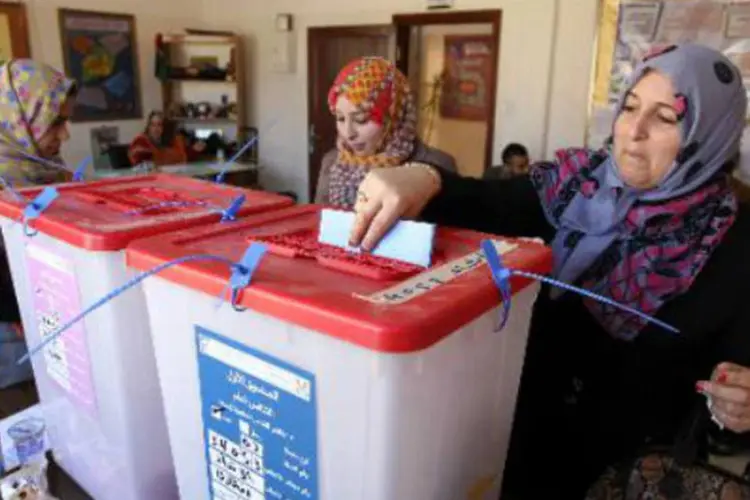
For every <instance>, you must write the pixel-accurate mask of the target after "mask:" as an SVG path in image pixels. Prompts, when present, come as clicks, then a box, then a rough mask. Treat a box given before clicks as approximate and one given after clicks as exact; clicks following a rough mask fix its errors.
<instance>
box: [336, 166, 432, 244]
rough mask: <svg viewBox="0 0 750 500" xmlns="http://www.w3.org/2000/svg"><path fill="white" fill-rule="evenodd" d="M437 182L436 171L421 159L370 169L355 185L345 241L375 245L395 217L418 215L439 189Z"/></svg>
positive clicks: (396, 218) (393, 221) (395, 219)
mask: <svg viewBox="0 0 750 500" xmlns="http://www.w3.org/2000/svg"><path fill="white" fill-rule="evenodd" d="M440 182H441V181H440V174H438V172H437V171H435V170H434V169H433V167H430V166H429V165H425V164H421V163H411V164H408V165H405V166H403V167H393V168H379V169H375V170H372V171H371V172H370V173H369V174H368V175H367V177H365V180H364V181H362V184H360V186H359V191H358V194H357V204H356V205H355V207H354V210H355V212H356V214H357V215H356V218H355V221H354V227H353V228H352V234H351V237H350V241H349V244H350V245H351V246H354V247H357V246H361V247H362V248H363V249H364V250H372V249H373V248H375V246H376V245H377V244H378V242H379V241H380V239H381V238H382V237H383V236H385V234H386V233H387V232H388V230H389V229H390V228H391V226H393V224H395V223H396V221H398V219H400V218H402V217H407V218H408V217H416V216H417V215H419V213H420V212H421V211H422V209H423V208H424V207H425V205H427V203H428V202H429V201H430V199H432V197H433V196H435V195H436V194H437V193H438V192H439V191H440Z"/></svg>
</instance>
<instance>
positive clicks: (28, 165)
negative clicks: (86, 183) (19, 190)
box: [0, 59, 76, 186]
mask: <svg viewBox="0 0 750 500" xmlns="http://www.w3.org/2000/svg"><path fill="white" fill-rule="evenodd" d="M0 89H2V92H0V175H2V176H3V178H4V179H5V180H6V181H8V182H10V183H11V184H12V185H13V186H27V185H36V184H51V183H57V182H63V181H66V180H68V179H69V177H70V176H69V174H68V172H66V171H65V170H64V169H63V168H61V167H62V161H61V159H60V147H61V146H62V143H63V142H65V141H67V140H68V139H69V138H70V134H69V133H68V119H69V118H70V116H71V114H72V112H73V98H74V95H75V90H76V86H75V82H73V80H71V79H69V78H67V77H66V76H65V75H64V74H62V73H61V72H59V71H57V70H55V69H53V68H52V67H50V66H48V65H46V64H43V63H39V62H36V61H32V60H28V59H18V60H11V61H8V62H6V63H5V64H4V65H2V67H0Z"/></svg>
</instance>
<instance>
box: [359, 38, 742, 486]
mask: <svg viewBox="0 0 750 500" xmlns="http://www.w3.org/2000/svg"><path fill="white" fill-rule="evenodd" d="M746 112H747V95H746V91H745V87H744V85H743V81H742V75H741V73H740V71H739V70H738V69H737V68H736V67H735V66H734V65H733V64H732V63H731V62H730V61H729V60H728V59H727V58H726V57H725V56H723V55H722V54H721V53H720V52H718V51H716V50H713V49H710V48H708V47H704V46H701V45H696V44H690V43H688V44H682V45H679V46H672V47H668V48H666V49H664V50H663V51H662V52H659V53H654V54H650V55H649V56H648V57H647V58H646V59H645V60H644V61H642V62H641V63H640V64H639V65H638V67H637V68H636V70H635V72H634V74H633V76H632V80H631V82H630V85H629V87H628V88H627V89H626V91H625V92H624V93H623V95H622V96H621V99H620V101H619V105H618V108H617V113H616V118H615V120H614V123H613V127H612V139H613V140H612V142H611V146H610V147H609V148H607V149H603V150H587V149H582V148H572V149H568V150H563V151H559V152H558V153H557V154H556V157H555V159H554V160H553V161H550V162H544V163H541V164H538V165H536V166H534V167H533V168H532V169H531V175H530V176H529V177H528V178H527V177H521V178H518V179H513V180H509V181H504V182H497V181H482V180H477V179H469V178H462V177H459V176H456V175H452V174H449V173H446V172H443V171H440V170H438V169H432V170H431V171H427V170H428V169H426V168H425V169H418V170H410V169H405V168H395V169H389V170H382V171H375V172H372V173H370V174H369V175H368V177H367V178H366V179H365V181H364V182H362V184H361V186H360V190H361V191H363V192H364V196H365V197H366V198H367V199H368V200H369V201H368V202H367V203H363V204H362V205H361V206H359V207H358V210H357V222H356V223H355V229H354V231H353V234H352V237H351V242H350V243H351V244H352V245H358V244H360V243H361V244H362V247H363V249H370V248H372V246H373V245H374V244H375V243H376V242H377V241H378V239H379V238H380V237H381V236H382V234H383V233H384V232H385V231H387V229H388V228H389V227H390V225H391V224H392V222H393V221H395V220H396V219H398V218H399V217H400V216H402V215H404V214H405V213H408V212H409V211H413V210H415V209H416V210H419V209H421V208H422V207H426V210H425V211H424V216H425V217H426V218H428V219H431V220H434V221H437V222H440V223H441V224H447V225H455V226H461V227H468V228H472V229H480V230H485V231H488V232H492V233H496V234H504V235H509V236H536V237H541V238H544V239H545V240H546V241H547V242H549V243H550V245H551V247H552V253H553V256H554V270H553V276H554V277H555V278H557V279H559V280H561V281H563V282H567V283H572V284H577V285H579V286H581V287H583V288H585V289H587V290H590V291H591V292H594V293H596V294H599V295H604V296H606V297H608V298H610V299H612V300H614V301H617V302H620V303H623V304H627V305H629V306H631V307H633V308H635V309H638V310H640V311H643V312H644V313H647V314H649V315H651V316H654V317H656V318H657V319H659V320H661V321H663V322H666V323H668V324H671V325H672V326H674V327H676V328H677V329H678V330H679V333H674V332H670V331H667V330H665V329H663V328H660V327H659V326H656V325H654V324H647V323H645V322H643V321H642V320H641V319H640V318H639V317H638V316H634V315H630V314H626V313H623V312H622V311H620V310H619V309H617V308H614V307H612V306H610V305H607V304H603V303H600V302H598V301H596V300H592V299H589V298H582V297H580V296H578V295H575V294H571V293H560V290H559V289H552V288H549V287H547V286H544V287H542V290H541V292H540V294H539V297H538V299H537V301H536V304H535V306H534V310H533V314H532V319H531V326H530V330H529V340H528V345H527V348H526V354H525V361H524V367H523V375H522V378H521V385H520V388H519V392H518V402H517V405H516V413H515V418H514V423H513V432H512V436H511V439H510V447H509V450H508V459H507V462H506V464H505V470H504V472H503V478H504V479H503V480H504V488H503V489H504V493H505V495H504V498H512V499H514V500H526V499H530V500H535V499H553V498H554V499H557V498H560V499H563V498H564V499H568V498H571V499H574V498H579V499H580V498H584V497H585V495H586V490H587V488H588V486H589V485H591V484H592V483H593V482H594V480H595V479H596V478H597V476H598V475H600V474H601V473H602V472H603V470H604V469H605V468H606V466H607V465H608V464H611V463H614V462H618V461H621V460H627V459H628V458H629V457H632V456H634V455H636V454H638V453H639V449H640V448H642V447H653V446H657V445H658V446H661V447H673V446H674V450H675V451H677V452H679V453H673V455H674V456H675V457H678V458H681V459H683V460H685V461H686V460H687V459H688V458H690V457H691V456H695V455H696V454H697V451H696V450H698V449H699V448H700V446H699V444H700V441H701V440H698V439H688V438H695V437H700V436H701V435H702V436H705V429H706V427H705V425H707V424H708V422H709V417H713V419H714V420H715V421H716V422H718V423H719V424H720V425H722V426H724V427H725V428H726V429H728V430H731V431H733V432H736V433H744V432H748V431H750V369H749V368H748V367H750V302H749V300H750V258H748V256H749V255H750V207H748V206H743V205H742V204H739V203H738V202H737V199H736V197H735V195H734V193H733V192H732V190H731V188H730V186H729V183H728V177H729V175H730V171H731V170H732V168H734V166H735V165H736V162H737V159H738V154H739V151H740V140H741V137H742V133H743V130H744V128H745V116H746ZM467 362H468V363H470V362H471V361H470V360H469V361H467ZM501 362H502V359H501V358H500V357H499V358H498V363H501ZM706 396H707V397H708V404H706ZM704 424H705V425H704ZM672 463H673V462H672V461H670V460H661V459H657V460H653V459H648V460H645V461H641V463H640V471H636V472H635V473H634V474H630V473H629V472H627V471H626V472H625V474H624V475H621V477H620V478H621V479H622V481H621V482H620V485H621V486H622V488H618V490H617V491H618V492H613V489H612V488H611V487H607V486H606V485H605V486H602V485H601V484H600V485H598V486H597V488H598V493H597V492H594V493H592V495H593V496H592V497H591V498H597V499H598V498H611V499H614V498H628V499H629V498H633V499H635V498H660V499H661V498H663V499H670V500H673V499H681V500H682V499H689V498H690V499H692V498H700V499H707V498H716V499H729V498H743V499H744V498H750V491H748V490H747V489H746V490H745V491H744V492H740V494H739V495H738V494H736V493H737V484H736V482H735V483H734V484H733V485H728V483H727V482H726V481H723V480H715V481H712V480H709V481H704V482H703V483H702V486H701V489H700V490H698V489H697V486H696V484H697V483H695V481H693V480H692V479H690V478H692V477H694V475H688V474H684V473H682V472H679V471H676V470H675V469H674V467H672ZM704 477H707V476H704ZM631 479H632V480H631ZM730 490H731V491H732V492H733V493H731V494H729V493H726V492H728V491H730Z"/></svg>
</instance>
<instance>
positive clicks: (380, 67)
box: [328, 57, 417, 209]
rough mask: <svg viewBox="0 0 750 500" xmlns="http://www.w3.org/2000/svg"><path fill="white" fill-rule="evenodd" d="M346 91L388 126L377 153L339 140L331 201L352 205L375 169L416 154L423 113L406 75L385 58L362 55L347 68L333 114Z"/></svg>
mask: <svg viewBox="0 0 750 500" xmlns="http://www.w3.org/2000/svg"><path fill="white" fill-rule="evenodd" d="M341 96H344V97H346V98H347V99H348V100H349V101H351V103H352V104H354V105H355V106H359V107H361V108H362V109H363V110H365V111H367V112H368V113H369V114H370V119H371V120H374V121H376V122H377V123H379V124H380V125H381V126H383V127H384V129H385V134H384V135H383V142H382V144H381V145H380V147H379V148H378V152H377V153H375V154H374V155H371V156H358V155H355V154H354V153H353V152H352V151H350V150H349V149H348V148H346V147H345V146H343V145H341V144H339V152H338V157H337V158H336V161H335V163H334V164H333V165H332V167H331V171H330V181H329V191H328V193H329V194H328V196H329V202H330V203H331V204H332V205H337V206H340V207H342V208H347V209H350V208H352V207H353V206H354V203H355V202H356V197H357V189H359V185H360V183H361V182H362V180H363V179H364V178H365V176H366V175H367V172H369V171H370V169H373V168H384V167H395V166H398V165H401V164H403V163H404V162H406V161H407V160H408V159H409V157H411V155H412V154H413V153H414V148H415V144H416V139H417V113H416V106H415V104H414V96H413V95H412V92H411V89H410V88H409V81H408V80H407V78H406V76H404V74H403V73H401V72H400V71H399V70H398V69H397V68H396V67H395V66H394V65H393V63H391V62H390V61H387V60H385V59H383V58H380V57H364V58H361V59H357V60H354V61H352V62H351V63H349V64H348V65H346V66H345V67H344V69H342V70H341V72H340V73H339V75H338V76H337V77H336V80H335V81H334V83H333V86H332V87H331V90H330V92H329V93H328V107H329V109H330V110H331V113H332V114H335V113H336V102H337V101H338V99H339V97H341ZM339 142H340V141H339Z"/></svg>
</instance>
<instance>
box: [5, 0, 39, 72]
mask: <svg viewBox="0 0 750 500" xmlns="http://www.w3.org/2000/svg"><path fill="white" fill-rule="evenodd" d="M29 57H31V47H30V45H29V23H28V20H27V18H26V6H25V5H24V4H20V3H9V2H0V64H2V63H4V62H5V61H7V60H8V59H14V58H15V59H19V58H29Z"/></svg>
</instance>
